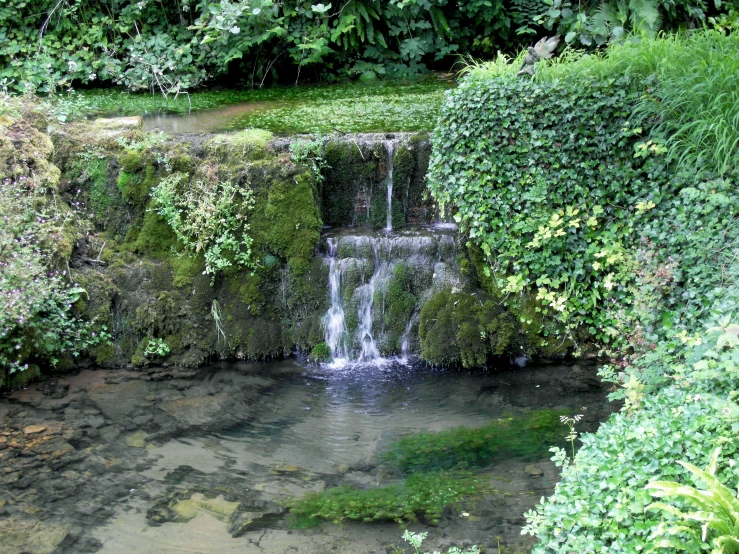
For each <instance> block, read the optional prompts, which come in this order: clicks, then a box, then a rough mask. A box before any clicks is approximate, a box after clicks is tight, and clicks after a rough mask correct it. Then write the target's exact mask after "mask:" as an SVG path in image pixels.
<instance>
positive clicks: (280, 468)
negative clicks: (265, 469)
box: [269, 464, 300, 475]
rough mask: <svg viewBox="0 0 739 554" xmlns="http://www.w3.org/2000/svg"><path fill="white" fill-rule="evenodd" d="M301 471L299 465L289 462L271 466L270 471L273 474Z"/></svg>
mask: <svg viewBox="0 0 739 554" xmlns="http://www.w3.org/2000/svg"><path fill="white" fill-rule="evenodd" d="M298 471H300V468H299V467H298V466H291V465H288V464H280V465H277V466H273V467H272V468H270V470H269V472H270V473H271V474H273V475H280V474H282V473H296V472H298Z"/></svg>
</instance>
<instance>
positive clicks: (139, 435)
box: [126, 431, 149, 448]
mask: <svg viewBox="0 0 739 554" xmlns="http://www.w3.org/2000/svg"><path fill="white" fill-rule="evenodd" d="M148 436H149V435H147V434H146V433H145V432H144V431H136V432H135V433H131V434H130V435H126V445H128V446H129V447H131V448H146V437H148Z"/></svg>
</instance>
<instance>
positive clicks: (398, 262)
mask: <svg viewBox="0 0 739 554" xmlns="http://www.w3.org/2000/svg"><path fill="white" fill-rule="evenodd" d="M326 245H327V250H328V255H327V263H328V266H329V296H330V307H329V309H328V311H327V313H326V315H325V316H324V318H323V323H324V328H325V335H324V336H325V341H326V344H327V345H328V347H329V348H330V350H331V354H332V357H333V359H334V364H335V365H344V364H345V363H346V362H350V361H354V362H360V363H383V362H384V361H385V360H386V359H388V358H390V357H392V356H400V358H399V360H398V361H400V362H405V361H407V360H408V359H409V358H410V357H411V355H412V354H413V353H414V352H416V351H417V341H418V338H417V336H416V331H417V329H418V324H417V323H418V318H419V315H420V308H419V305H420V303H422V301H423V299H428V298H429V297H430V296H431V295H433V293H435V292H437V291H439V290H442V289H450V288H462V287H463V286H464V277H463V276H462V275H461V274H460V272H459V270H458V268H457V266H456V241H455V238H454V235H453V233H451V232H450V231H448V230H437V229H434V228H433V227H424V228H412V229H408V228H406V229H403V230H401V231H395V232H393V233H392V234H388V233H387V232H386V231H383V232H381V233H368V232H367V231H356V232H350V231H348V230H340V231H338V232H337V234H336V235H333V236H329V237H327V239H326ZM400 266H403V267H400ZM399 295H400V296H399ZM394 302H399V303H400V304H399V305H402V306H404V308H403V311H400V312H399V310H398V305H393V303H394Z"/></svg>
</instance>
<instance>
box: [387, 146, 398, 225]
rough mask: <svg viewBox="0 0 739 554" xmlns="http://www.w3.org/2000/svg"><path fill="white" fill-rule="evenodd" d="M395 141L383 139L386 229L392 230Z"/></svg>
mask: <svg viewBox="0 0 739 554" xmlns="http://www.w3.org/2000/svg"><path fill="white" fill-rule="evenodd" d="M396 145H397V142H396V141H394V140H386V141H385V150H387V224H386V225H385V230H386V231H392V230H393V161H394V160H395V147H396Z"/></svg>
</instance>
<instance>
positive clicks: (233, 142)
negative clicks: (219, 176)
mask: <svg viewBox="0 0 739 554" xmlns="http://www.w3.org/2000/svg"><path fill="white" fill-rule="evenodd" d="M272 138H273V135H272V133H270V132H269V131H264V130H262V129H244V130H243V131H239V132H237V133H227V134H222V135H216V136H215V137H213V138H212V139H210V140H209V141H208V142H206V143H205V148H206V149H207V150H208V152H209V154H210V156H211V157H212V158H213V159H215V160H216V161H217V162H219V163H229V162H232V161H233V160H235V159H236V160H240V161H251V160H261V159H264V158H266V157H268V156H269V155H270V153H269V149H268V144H269V143H270V142H271V141H272Z"/></svg>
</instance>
